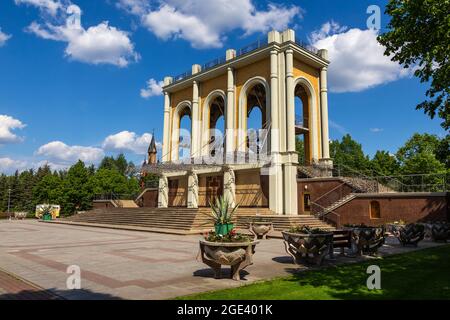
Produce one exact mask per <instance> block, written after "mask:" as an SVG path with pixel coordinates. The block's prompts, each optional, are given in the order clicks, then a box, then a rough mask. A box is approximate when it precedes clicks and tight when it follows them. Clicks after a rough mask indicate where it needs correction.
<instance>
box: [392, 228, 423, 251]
mask: <svg viewBox="0 0 450 320" xmlns="http://www.w3.org/2000/svg"><path fill="white" fill-rule="evenodd" d="M393 234H394V236H395V237H396V238H397V239H398V241H400V243H401V244H402V245H403V246H406V245H413V246H416V247H417V244H418V243H419V242H420V241H422V240H423V238H424V237H425V226H424V225H422V224H418V223H410V224H407V225H406V226H403V227H399V228H398V229H397V230H395V231H394V232H393Z"/></svg>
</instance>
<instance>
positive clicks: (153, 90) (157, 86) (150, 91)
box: [141, 79, 164, 99]
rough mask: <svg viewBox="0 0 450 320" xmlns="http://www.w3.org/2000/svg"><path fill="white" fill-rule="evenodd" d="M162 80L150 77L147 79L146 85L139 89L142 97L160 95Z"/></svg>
mask: <svg viewBox="0 0 450 320" xmlns="http://www.w3.org/2000/svg"><path fill="white" fill-rule="evenodd" d="M163 84H164V82H163V81H156V80H155V79H150V80H148V81H147V87H146V88H145V89H141V97H142V98H146V99H147V98H150V97H153V96H160V95H161V94H162V86H163Z"/></svg>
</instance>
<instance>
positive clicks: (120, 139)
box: [102, 131, 160, 154]
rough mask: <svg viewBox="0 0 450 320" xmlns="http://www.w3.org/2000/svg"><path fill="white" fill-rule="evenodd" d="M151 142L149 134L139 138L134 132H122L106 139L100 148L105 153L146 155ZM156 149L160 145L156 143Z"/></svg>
mask: <svg viewBox="0 0 450 320" xmlns="http://www.w3.org/2000/svg"><path fill="white" fill-rule="evenodd" d="M151 141H152V135H151V134H150V133H144V134H143V135H141V136H139V135H137V134H136V133H135V132H130V131H122V132H119V133H116V134H112V135H109V136H108V137H106V139H105V140H104V141H103V144H102V148H103V149H105V150H107V151H115V152H133V153H135V154H146V153H147V149H148V146H149V145H150V142H151ZM157 147H160V143H157Z"/></svg>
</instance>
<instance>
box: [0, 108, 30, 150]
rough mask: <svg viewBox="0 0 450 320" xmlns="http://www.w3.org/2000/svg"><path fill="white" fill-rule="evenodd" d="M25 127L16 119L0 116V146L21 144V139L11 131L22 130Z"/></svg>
mask: <svg viewBox="0 0 450 320" xmlns="http://www.w3.org/2000/svg"><path fill="white" fill-rule="evenodd" d="M25 126H26V125H25V124H23V123H22V121H20V120H18V119H14V118H13V117H10V116H7V115H2V114H0V145H1V144H7V143H16V142H21V141H22V140H23V138H22V137H19V136H18V135H16V134H14V133H13V132H12V131H13V130H15V129H23V128H24V127H25Z"/></svg>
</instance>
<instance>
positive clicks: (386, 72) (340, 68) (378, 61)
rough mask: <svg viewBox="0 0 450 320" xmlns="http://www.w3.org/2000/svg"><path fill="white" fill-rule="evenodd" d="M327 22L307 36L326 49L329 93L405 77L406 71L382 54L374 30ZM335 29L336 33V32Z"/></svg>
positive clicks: (362, 87)
mask: <svg viewBox="0 0 450 320" xmlns="http://www.w3.org/2000/svg"><path fill="white" fill-rule="evenodd" d="M343 30H346V28H345V27H340V26H339V25H338V24H337V23H335V22H333V21H332V22H329V23H326V24H325V25H323V26H322V28H321V29H320V30H319V31H316V32H313V33H312V34H311V35H310V39H311V40H313V39H314V40H315V41H313V42H312V44H313V45H314V46H315V47H317V48H319V49H328V54H329V59H330V61H331V64H330V67H329V73H328V81H329V86H330V90H331V91H333V92H357V91H362V90H365V89H368V88H372V87H375V86H377V85H380V84H384V83H388V82H391V81H395V80H397V79H399V78H401V77H404V76H407V75H408V74H409V71H408V70H406V69H404V68H403V67H402V66H400V65H399V64H398V63H396V62H393V61H391V60H390V58H389V57H387V56H385V55H384V47H383V46H381V45H380V44H379V43H378V41H377V32H376V31H375V30H369V29H367V30H361V29H358V28H354V29H349V30H346V31H343ZM335 32H340V33H336V34H335Z"/></svg>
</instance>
